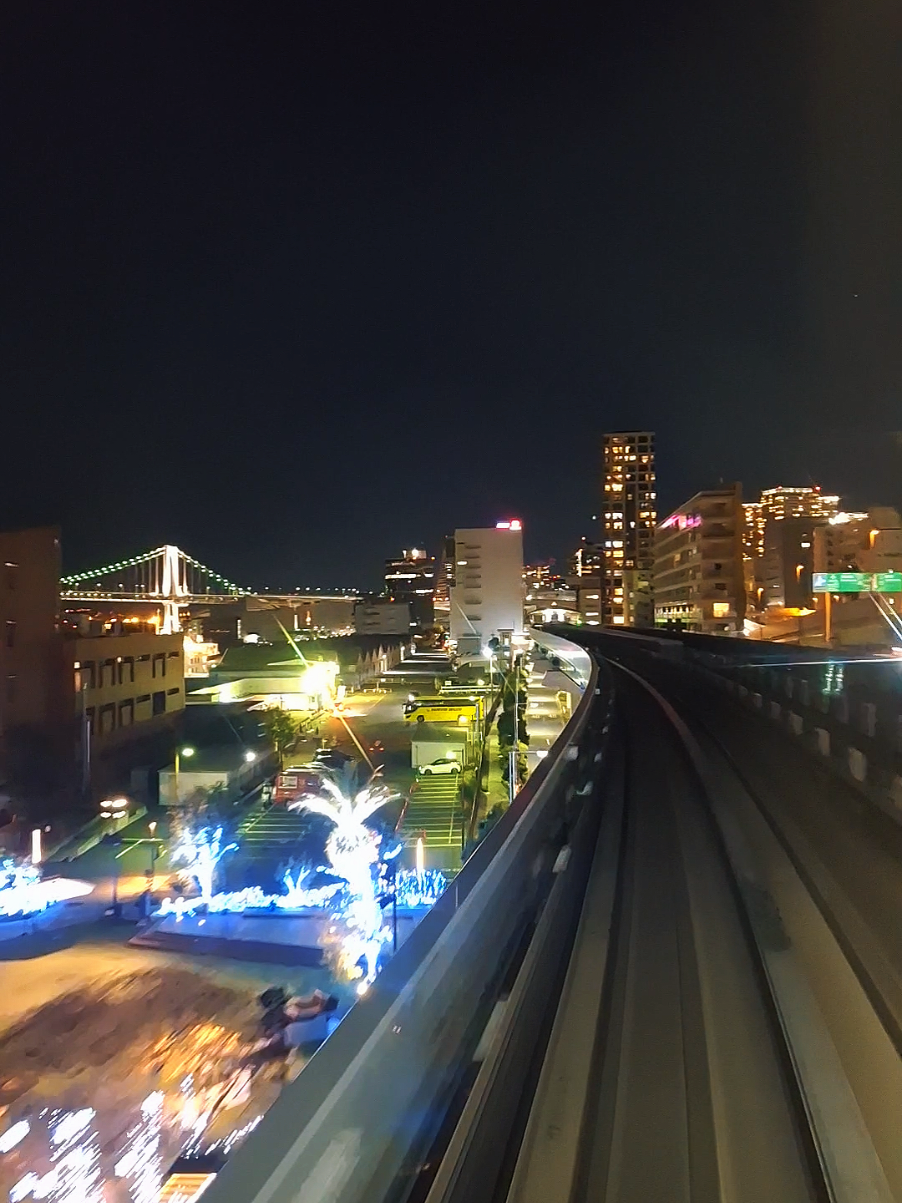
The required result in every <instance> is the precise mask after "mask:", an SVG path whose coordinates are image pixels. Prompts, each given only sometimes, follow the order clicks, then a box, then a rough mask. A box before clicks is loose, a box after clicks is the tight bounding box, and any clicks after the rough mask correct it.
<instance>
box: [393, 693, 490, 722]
mask: <svg viewBox="0 0 902 1203" xmlns="http://www.w3.org/2000/svg"><path fill="white" fill-rule="evenodd" d="M477 713H478V712H477V708H476V704H475V703H474V702H469V701H468V702H454V703H452V704H451V705H449V704H448V703H447V702H441V701H439V700H437V699H435V698H417V700H416V701H415V702H408V703H407V705H406V706H405V707H404V721H405V723H414V722H416V723H454V724H455V725H457V726H464V725H466V724H467V723H469V722H471V721H472V720H474V719H475V718H476V717H477Z"/></svg>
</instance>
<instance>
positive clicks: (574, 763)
mask: <svg viewBox="0 0 902 1203" xmlns="http://www.w3.org/2000/svg"><path fill="white" fill-rule="evenodd" d="M535 640H536V642H537V643H538V644H539V645H540V646H541V647H543V648H544V649H545V650H546V652H547V654H548V655H549V656H552V655H553V656H555V657H557V658H558V659H559V660H560V661H561V663H562V664H563V663H564V662H565V661H566V666H567V668H568V671H570V672H571V673H572V675H573V676H574V677H575V678H576V677H577V676H578V677H579V678H580V679H581V680H582V682H583V683H584V692H583V697H582V700H581V702H580V704H579V705H578V706H577V708H576V710H575V712H574V714H573V716H572V718H571V719H570V721H569V723H568V724H567V726H566V727H565V729H564V730H563V731H562V732H561V735H560V736H559V737H558V739H557V741H556V743H555V744H554V747H553V748H552V749H551V752H550V754H549V756H548V757H546V758H545V759H544V760H543V761H541V763H540V764H539V766H538V767H537V769H536V771H535V772H534V773H533V775H532V777H531V778H530V780H529V781H528V782H527V784H526V785H525V786H524V787H523V789H522V790H521V791H520V793H519V794H518V796H517V798H516V800H515V802H514V805H513V806H512V807H511V808H510V810H509V811H508V812H507V813H506V814H505V816H504V818H503V819H502V820H501V821H500V822H499V823H498V824H497V825H496V826H495V827H494V828H492V830H491V831H490V832H489V834H488V835H487V836H486V838H485V839H484V840H483V842H482V843H481V844H480V845H479V847H478V848H477V849H476V851H475V852H474V854H473V855H472V856H471V857H470V859H469V860H468V861H467V863H466V865H465V866H464V867H463V869H462V870H461V872H460V873H459V874H458V876H457V878H456V879H455V880H454V882H453V883H452V884H451V885H450V886H449V887H448V889H447V890H446V891H445V893H444V894H443V895H442V897H441V898H440V899H439V901H438V902H437V903H436V905H435V906H434V907H433V909H432V910H431V911H430V912H429V914H428V915H427V916H426V917H425V918H424V919H423V921H422V923H420V925H419V926H418V927H417V929H416V930H415V931H414V932H413V933H412V935H411V936H410V938H409V939H408V940H407V941H406V942H405V944H404V945H403V946H402V947H401V949H400V950H399V951H398V952H397V954H396V955H395V956H394V957H393V958H392V960H391V961H390V962H389V964H388V965H387V966H386V968H385V969H384V971H383V972H382V973H381V974H380V976H379V978H378V979H377V981H376V982H375V984H374V986H373V988H372V989H371V990H370V992H369V993H368V994H367V995H366V997H365V998H363V999H362V1000H361V1001H360V1002H358V1003H357V1004H356V1005H355V1006H354V1007H353V1008H352V1009H351V1011H350V1012H349V1013H348V1015H347V1016H346V1017H345V1019H344V1020H343V1021H342V1023H341V1024H340V1025H339V1027H338V1028H337V1029H336V1031H335V1032H334V1033H333V1034H332V1036H331V1037H330V1039H329V1040H327V1041H326V1043H325V1044H324V1045H323V1046H322V1048H321V1049H320V1050H319V1052H317V1053H316V1055H315V1056H314V1057H313V1059H312V1060H311V1061H310V1063H309V1064H308V1065H307V1066H306V1067H305V1068H304V1070H303V1072H302V1073H301V1074H300V1075H299V1076H298V1078H297V1079H296V1080H295V1081H294V1082H292V1083H291V1084H290V1085H289V1086H287V1087H286V1088H285V1089H284V1090H283V1092H282V1094H281V1095H280V1096H279V1098H278V1100H277V1101H276V1102H275V1104H274V1105H273V1106H272V1107H271V1108H270V1110H269V1111H268V1112H267V1114H266V1116H265V1117H264V1119H263V1120H262V1122H261V1123H260V1124H259V1126H258V1127H257V1128H256V1129H255V1130H254V1131H253V1132H252V1133H251V1134H250V1135H249V1136H248V1138H247V1140H246V1141H245V1142H244V1143H243V1144H242V1145H241V1146H240V1147H239V1148H238V1149H237V1150H236V1151H235V1152H234V1153H233V1154H232V1156H231V1157H230V1158H229V1161H228V1162H227V1164H226V1165H225V1167H224V1168H223V1169H222V1171H221V1172H220V1173H219V1174H218V1175H217V1178H216V1180H215V1181H214V1182H213V1183H212V1184H211V1186H210V1188H209V1189H208V1191H206V1192H205V1194H204V1203H289V1201H291V1203H364V1201H366V1203H380V1201H381V1200H383V1199H385V1198H388V1197H392V1196H394V1197H403V1194H404V1189H403V1185H401V1187H400V1195H398V1194H397V1193H396V1192H397V1191H398V1187H399V1184H401V1183H403V1181H404V1180H405V1179H408V1180H412V1179H413V1178H415V1177H416V1175H417V1173H418V1172H419V1168H420V1163H421V1161H422V1159H423V1158H424V1157H425V1156H426V1154H427V1152H428V1149H429V1147H430V1146H431V1145H432V1143H433V1141H434V1139H435V1136H436V1132H437V1130H438V1128H439V1126H440V1125H441V1122H442V1119H443V1117H444V1115H445V1113H446V1110H447V1105H448V1103H449V1101H450V1100H451V1098H452V1096H453V1095H454V1093H455V1091H457V1090H458V1089H459V1087H460V1083H461V1079H462V1075H463V1074H464V1072H465V1071H466V1070H467V1068H468V1067H469V1066H470V1064H471V1063H472V1059H473V1054H474V1052H475V1050H476V1046H477V1044H478V1042H479V1039H480V1036H481V1035H482V1033H483V1031H484V1029H485V1026H486V1023H487V1021H488V1018H489V1015H490V1014H491V1012H492V1009H493V1007H494V1006H495V1003H496V1001H497V1000H498V997H499V994H500V993H501V990H502V988H503V985H504V983H505V980H506V975H507V973H508V971H509V969H510V966H511V964H512V962H513V958H514V954H515V952H516V950H517V949H518V948H519V949H521V950H522V944H523V936H524V933H525V932H526V931H527V930H528V928H529V925H530V924H531V923H532V922H533V921H534V920H535V917H536V914H537V911H538V907H539V903H540V900H541V898H543V897H544V896H546V895H547V893H548V889H549V888H550V883H551V881H552V880H553V866H554V861H555V858H556V856H557V854H558V852H559V850H560V848H561V846H562V843H563V842H564V841H565V840H566V832H567V826H568V823H569V822H570V821H572V818H573V814H572V811H573V807H574V799H575V798H577V799H578V798H579V796H580V795H579V793H578V791H577V790H576V789H575V788H571V787H578V786H579V784H580V783H581V782H582V781H583V780H584V779H585V777H586V775H587V774H588V773H590V772H591V771H593V769H594V768H595V767H596V766H594V765H593V757H592V753H591V751H589V750H588V749H587V748H583V749H581V748H580V740H581V737H582V736H583V734H584V732H585V729H586V726H587V722H588V719H589V714H590V710H591V707H592V703H593V702H594V701H597V698H596V696H595V695H596V693H598V692H599V689H598V679H599V678H598V673H597V670H596V668H595V665H594V662H593V661H592V659H591V657H590V656H589V655H588V654H587V653H586V652H584V651H583V650H582V649H581V648H578V647H576V646H575V645H574V644H571V643H568V641H567V640H565V639H562V638H559V637H557V636H553V635H550V634H549V635H546V634H545V632H535Z"/></svg>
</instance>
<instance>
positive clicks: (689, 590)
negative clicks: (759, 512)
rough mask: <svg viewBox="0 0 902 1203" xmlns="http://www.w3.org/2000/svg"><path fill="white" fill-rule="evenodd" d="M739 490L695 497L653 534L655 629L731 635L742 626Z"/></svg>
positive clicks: (740, 503)
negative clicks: (676, 627) (674, 626)
mask: <svg viewBox="0 0 902 1203" xmlns="http://www.w3.org/2000/svg"><path fill="white" fill-rule="evenodd" d="M742 529H743V517H742V491H741V487H740V485H738V484H736V485H732V486H730V487H728V488H720V489H708V490H705V491H704V492H701V493H696V494H695V496H694V497H691V498H690V499H689V500H688V501H687V502H686V503H685V504H684V505H681V506H680V507H679V508H678V509H676V510H674V511H673V513H671V514H669V515H668V516H667V517H666V518H665V519H664V521H663V522H661V523H659V524H658V527H657V529H656V531H655V569H654V580H653V584H654V611H655V624H656V625H657V626H668V625H677V624H678V625H680V626H682V627H683V628H685V629H686V630H692V631H701V632H703V633H705V634H711V635H717V634H736V633H738V632H741V631H742V630H743V623H744V620H745V584H744V580H743V567H742Z"/></svg>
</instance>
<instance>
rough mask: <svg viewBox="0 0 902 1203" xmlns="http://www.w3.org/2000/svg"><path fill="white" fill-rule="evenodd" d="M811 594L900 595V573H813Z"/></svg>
mask: <svg viewBox="0 0 902 1203" xmlns="http://www.w3.org/2000/svg"><path fill="white" fill-rule="evenodd" d="M811 590H812V592H813V593H902V572H815V573H812V577H811Z"/></svg>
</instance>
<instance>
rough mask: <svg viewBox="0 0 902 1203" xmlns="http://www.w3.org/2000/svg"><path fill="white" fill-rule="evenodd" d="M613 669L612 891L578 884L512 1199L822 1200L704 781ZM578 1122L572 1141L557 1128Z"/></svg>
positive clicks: (664, 725) (606, 831)
mask: <svg viewBox="0 0 902 1203" xmlns="http://www.w3.org/2000/svg"><path fill="white" fill-rule="evenodd" d="M619 678H620V679H619V681H618V694H619V700H620V714H619V733H620V741H621V748H622V755H623V758H624V764H625V772H624V774H623V777H622V781H623V786H622V788H623V791H624V794H623V799H622V803H623V805H622V808H621V809H620V812H619V813H620V814H621V816H622V818H621V823H620V825H619V830H618V831H616V833H615V832H612V830H611V827H610V825H607V826H606V827H605V828H603V830H602V834H601V837H600V839H601V841H610V840H611V839H612V838H617V839H618V840H619V850H618V856H617V864H616V886H615V891H614V893H613V898H612V899H606V898H605V897H603V896H602V895H600V894H599V893H598V892H597V891H596V892H595V894H594V896H593V890H592V888H591V885H590V890H589V892H588V895H587V900H586V905H585V908H584V911H583V916H582V920H581V925H580V932H579V934H578V936H577V941H576V946H575V949H574V955H573V960H572V962H571V980H570V981H569V982H568V986H567V988H565V994H564V997H563V998H562V1002H561V1008H560V1009H559V1012H558V1016H557V1019H556V1025H555V1033H554V1034H553V1036H552V1040H551V1042H550V1045H549V1052H548V1057H547V1058H546V1062H545V1066H544V1068H543V1073H542V1078H541V1080H540V1084H539V1088H538V1091H537V1095H536V1101H535V1105H534V1108H533V1113H532V1115H531V1117H530V1122H529V1125H528V1129H527V1133H526V1138H525V1140H524V1144H523V1147H522V1149H521V1155H520V1159H519V1163H518V1166H517V1170H516V1171H515V1174H514V1180H513V1184H512V1189H511V1192H510V1195H509V1197H510V1198H511V1199H512V1200H518V1201H520V1203H533V1201H535V1203H538V1200H541V1199H548V1198H552V1197H553V1198H556V1199H569V1200H572V1201H573V1203H577V1201H581V1200H596V1199H604V1200H606V1201H608V1200H609V1201H611V1203H614V1201H617V1203H638V1201H639V1200H643V1201H644V1200H650V1199H656V1198H667V1199H668V1200H674V1201H680V1200H687V1201H688V1200H693V1199H704V1200H717V1199H731V1200H749V1201H750V1203H751V1201H752V1200H754V1201H756V1203H757V1201H760V1200H762V1199H780V1200H785V1201H787V1203H789V1201H792V1200H809V1199H817V1198H819V1197H822V1195H823V1191H822V1187H821V1185H820V1184H819V1183H818V1173H817V1170H816V1164H815V1159H814V1157H813V1156H812V1153H811V1149H810V1145H809V1143H808V1139H807V1132H806V1125H805V1122H804V1116H803V1114H802V1112H801V1110H800V1107H799V1100H798V1097H797V1095H796V1092H795V1088H794V1083H793V1081H792V1079H791V1075H790V1074H788V1073H787V1064H788V1058H787V1053H786V1049H785V1047H784V1044H783V1041H782V1035H781V1033H780V1032H779V1030H778V1028H777V1025H776V1024H775V1023H774V1018H773V1014H772V1011H771V1009H770V1007H769V1004H768V1000H767V992H766V991H765V990H763V989H762V980H761V974H760V969H759V967H758V965H757V960H756V954H755V950H754V948H753V945H752V942H751V941H750V938H749V934H748V931H747V927H746V925H745V924H744V920H743V915H742V912H741V907H740V903H739V901H738V896H737V891H736V887H735V882H734V881H733V877H732V873H731V869H730V866H729V864H728V862H727V858H726V857H725V854H724V851H723V848H722V846H721V844H720V842H719V839H718V835H717V832H716V830H715V827H714V825H713V823H712V820H711V816H710V814H709V812H708V809H707V803H706V798H705V795H704V791H703V789H702V786H701V784H700V782H699V780H698V779H697V777H696V775H695V773H694V771H693V769H692V767H691V765H690V764H689V763H688V760H687V757H686V754H685V751H684V748H683V747H682V745H681V742H680V740H679V737H678V734H677V732H676V731H675V730H674V729H673V726H672V725H671V723H670V722H669V721H668V719H667V717H666V715H665V714H664V712H663V711H662V709H661V707H660V705H659V704H658V703H657V702H656V701H655V699H654V698H653V697H652V696H651V695H650V694H649V693H648V692H647V691H646V690H645V689H644V688H643V687H642V685H641V684H638V683H637V682H636V681H635V680H633V679H632V678H629V677H627V676H626V674H619ZM605 805H606V807H608V808H611V807H612V806H613V805H615V801H614V800H613V799H611V797H610V796H609V797H608V798H607V799H606V801H605ZM605 851H606V850H605V849H603V848H601V847H599V850H598V853H597V864H598V866H599V871H602V870H601V869H600V866H601V863H602V859H603V857H604V855H605ZM607 851H608V853H609V850H607ZM611 902H613V907H612V910H609V913H608V917H609V923H610V926H609V931H610V939H609V941H608V942H607V948H606V952H607V955H606V956H601V957H599V956H598V952H599V946H598V933H599V932H603V931H604V928H605V914H604V909H605V907H609V908H610V907H611ZM593 1021H594V1022H593ZM588 1039H591V1046H590V1047H586V1044H587V1042H588ZM574 1042H575V1043H576V1045H578V1046H579V1047H578V1049H574ZM580 1058H581V1059H582V1061H583V1063H584V1064H585V1063H586V1062H588V1072H587V1073H585V1075H584V1076H583V1080H582V1081H581V1082H580V1084H579V1086H578V1087H577V1084H576V1082H575V1081H574V1078H575V1076H576V1075H574V1072H573V1069H574V1063H575V1064H577V1065H578V1064H579V1060H580ZM567 1081H569V1082H570V1083H571V1084H572V1085H573V1087H574V1089H573V1090H572V1091H568V1090H567V1089H566V1083H567ZM562 1082H563V1083H564V1084H565V1089H563V1090H561V1089H560V1087H561V1084H562ZM575 1126H578V1127H579V1134H578V1137H577V1138H576V1139H571V1140H570V1141H569V1142H568V1141H564V1142H562V1141H560V1140H559V1139H558V1137H557V1135H556V1134H558V1133H562V1132H564V1131H565V1130H567V1131H569V1133H570V1134H571V1136H572V1135H573V1132H574V1127H575ZM562 1143H563V1144H567V1145H568V1149H567V1154H566V1156H565V1157H564V1158H563V1159H562V1158H561V1156H560V1152H561V1145H562Z"/></svg>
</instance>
